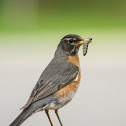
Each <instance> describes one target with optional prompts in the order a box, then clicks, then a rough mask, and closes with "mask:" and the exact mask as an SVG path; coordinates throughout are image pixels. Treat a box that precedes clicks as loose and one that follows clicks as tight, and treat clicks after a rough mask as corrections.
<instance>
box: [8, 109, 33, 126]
mask: <svg viewBox="0 0 126 126" xmlns="http://www.w3.org/2000/svg"><path fill="white" fill-rule="evenodd" d="M34 112H35V111H33V109H32V108H31V107H28V108H26V109H24V110H23V111H22V112H21V114H20V115H19V116H18V117H17V118H16V119H15V120H14V121H13V122H12V123H11V124H10V125H9V126H20V125H21V124H22V123H23V122H24V121H25V120H26V119H27V118H28V117H29V116H31V115H32V114H33V113H34Z"/></svg>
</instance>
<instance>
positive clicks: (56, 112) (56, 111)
mask: <svg viewBox="0 0 126 126" xmlns="http://www.w3.org/2000/svg"><path fill="white" fill-rule="evenodd" d="M55 114H56V116H57V118H58V120H59V122H60V125H61V126H63V124H62V122H61V120H60V117H59V115H58V110H55Z"/></svg>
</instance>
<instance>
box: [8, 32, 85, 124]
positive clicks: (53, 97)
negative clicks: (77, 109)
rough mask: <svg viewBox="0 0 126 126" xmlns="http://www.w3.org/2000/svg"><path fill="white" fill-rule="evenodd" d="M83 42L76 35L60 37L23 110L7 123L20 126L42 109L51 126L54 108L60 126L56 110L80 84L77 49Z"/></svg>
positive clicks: (72, 94)
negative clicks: (50, 113) (50, 114)
mask: <svg viewBox="0 0 126 126" xmlns="http://www.w3.org/2000/svg"><path fill="white" fill-rule="evenodd" d="M83 43H84V40H83V39H82V38H81V37H80V36H78V35H75V34H70V35H66V36H65V37H63V38H62V39H61V41H60V43H59V45H58V47H57V50H56V52H55V55H54V58H53V59H52V61H51V62H50V63H49V65H48V66H47V67H46V68H45V70H44V71H43V73H42V74H41V76H40V78H39V80H38V82H37V83H36V85H35V87H34V89H33V91H32V93H31V95H30V98H29V99H28V101H27V104H26V105H24V106H23V107H22V109H23V111H22V112H21V114H20V115H19V116H18V117H17V118H16V119H15V120H14V121H13V122H12V123H11V124H10V126H20V125H21V124H22V123H23V122H24V121H25V120H26V119H27V118H28V117H29V116H31V115H33V114H34V113H36V112H39V111H45V113H46V114H47V117H48V119H49V121H50V124H51V126H53V124H52V121H51V119H50V116H49V113H48V111H49V110H54V111H55V113H56V116H57V118H58V120H59V122H60V125H61V126H63V124H62V122H61V120H60V117H59V115H58V110H59V109H60V108H62V107H63V106H64V105H66V104H67V103H69V102H70V101H71V100H72V98H73V96H74V95H75V93H76V92H77V89H78V87H79V83H80V79H81V69H80V63H79V57H78V50H79V47H80V46H81V45H82V44H83Z"/></svg>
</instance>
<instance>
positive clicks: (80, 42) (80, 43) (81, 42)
mask: <svg viewBox="0 0 126 126" xmlns="http://www.w3.org/2000/svg"><path fill="white" fill-rule="evenodd" d="M83 44H84V39H83V40H81V41H78V42H77V43H76V44H75V45H83Z"/></svg>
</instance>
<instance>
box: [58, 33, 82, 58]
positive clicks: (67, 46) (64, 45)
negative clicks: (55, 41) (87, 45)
mask: <svg viewBox="0 0 126 126" xmlns="http://www.w3.org/2000/svg"><path fill="white" fill-rule="evenodd" d="M83 42H84V40H83V39H82V38H81V37H80V36H79V35H75V34H69V35H66V36H64V37H63V38H62V39H61V41H60V43H59V46H58V48H61V49H62V51H63V52H64V53H65V54H66V55H68V56H74V55H76V54H77V53H78V50H79V47H80V46H81V45H82V44H83Z"/></svg>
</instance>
